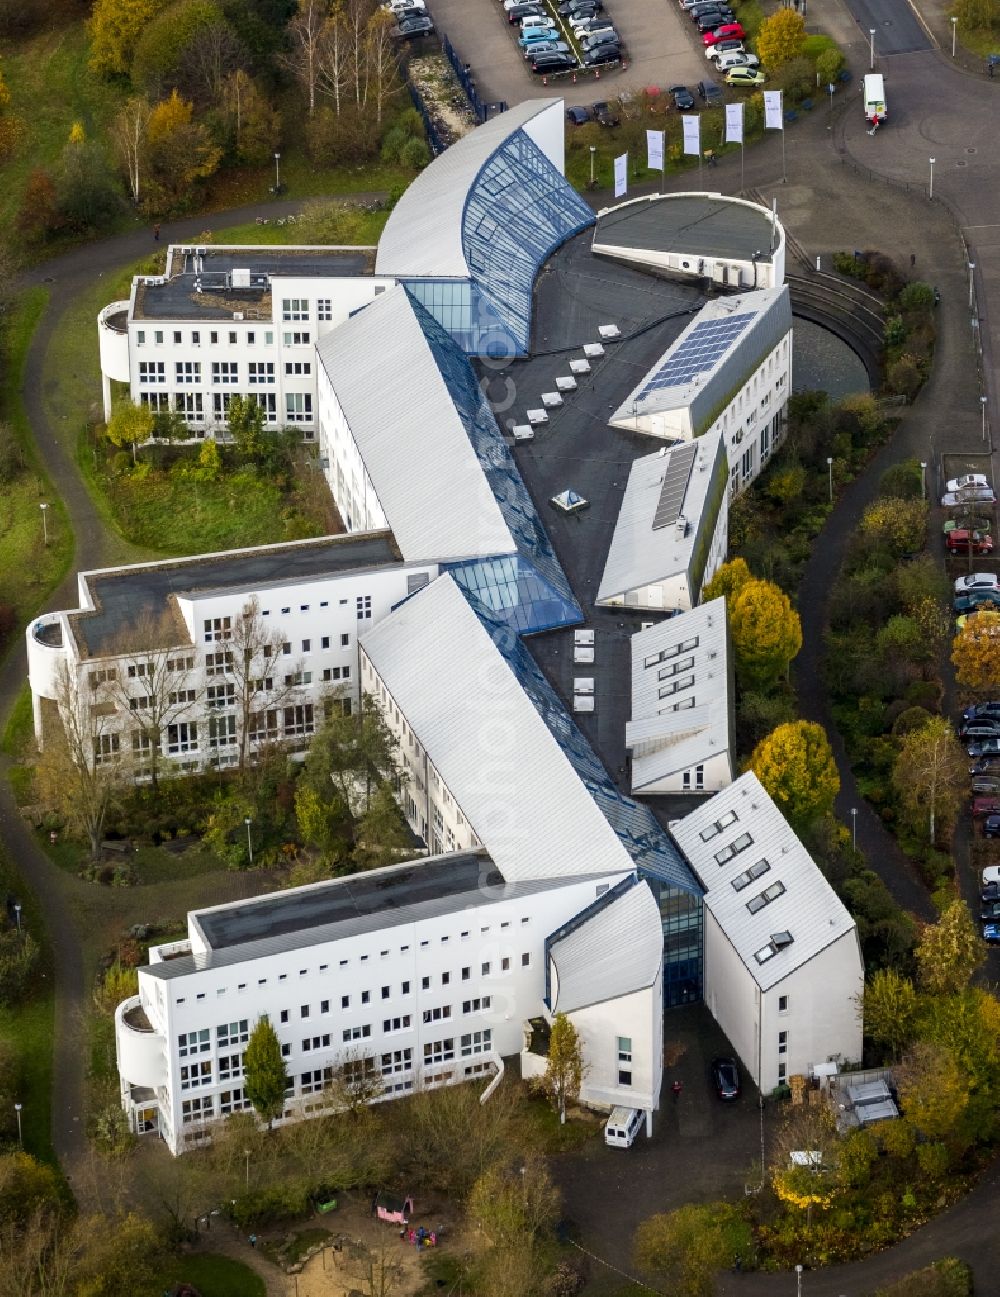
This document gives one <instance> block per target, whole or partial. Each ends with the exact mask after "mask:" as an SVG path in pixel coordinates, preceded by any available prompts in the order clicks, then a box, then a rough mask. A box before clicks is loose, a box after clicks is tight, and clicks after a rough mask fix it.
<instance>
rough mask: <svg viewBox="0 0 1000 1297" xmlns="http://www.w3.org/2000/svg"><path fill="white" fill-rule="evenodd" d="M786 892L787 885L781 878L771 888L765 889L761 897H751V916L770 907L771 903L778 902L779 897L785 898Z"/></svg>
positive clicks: (749, 903) (760, 894)
mask: <svg viewBox="0 0 1000 1297" xmlns="http://www.w3.org/2000/svg"><path fill="white" fill-rule="evenodd" d="M784 891H785V884H784V883H783V882H782V881H781V879H780V878H779V879H778V880H777V882H774V883H772V884H771V886H770V887H765V888H764V890H763V891H762V892H760V893H759V895H757V896H751V898H750V900H749V901H747V909H748V910H749V911H750V913H751V914H757V913H758V912H759V911H760V910H762V909H763V908H764V906H765V905H770V904H771V902H772V901H776V900H777V899H778V897H779V896H783V895H784Z"/></svg>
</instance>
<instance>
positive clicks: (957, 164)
mask: <svg viewBox="0 0 1000 1297" xmlns="http://www.w3.org/2000/svg"><path fill="white" fill-rule="evenodd" d="M968 165H969V164H968V162H956V163H955V166H956V167H967V166H968Z"/></svg>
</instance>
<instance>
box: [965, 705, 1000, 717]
mask: <svg viewBox="0 0 1000 1297" xmlns="http://www.w3.org/2000/svg"><path fill="white" fill-rule="evenodd" d="M977 716H995V717H996V718H997V720H1000V702H995V701H994V702H988V703H973V705H972V706H971V707H966V709H965V711H964V712H963V713H962V720H963V721H971V720H975V718H976V717H977Z"/></svg>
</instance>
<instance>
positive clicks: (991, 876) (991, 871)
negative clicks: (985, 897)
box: [983, 865, 1000, 887]
mask: <svg viewBox="0 0 1000 1297" xmlns="http://www.w3.org/2000/svg"><path fill="white" fill-rule="evenodd" d="M989 883H1000V865H987V866H986V868H985V869H984V870H983V886H984V887H986V886H987V885H988V884H989Z"/></svg>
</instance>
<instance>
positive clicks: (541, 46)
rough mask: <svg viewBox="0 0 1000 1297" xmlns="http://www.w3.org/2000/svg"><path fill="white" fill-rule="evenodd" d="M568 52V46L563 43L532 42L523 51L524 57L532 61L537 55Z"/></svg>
mask: <svg viewBox="0 0 1000 1297" xmlns="http://www.w3.org/2000/svg"><path fill="white" fill-rule="evenodd" d="M569 52H570V49H569V46H568V45H567V44H566V42H565V41H544V40H543V41H532V42H531V44H530V45H529V46H528V47H527V49H526V50H525V51H524V57H525V58H526V59H534V58H537V57H538V55H539V54H568V53H569Z"/></svg>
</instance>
